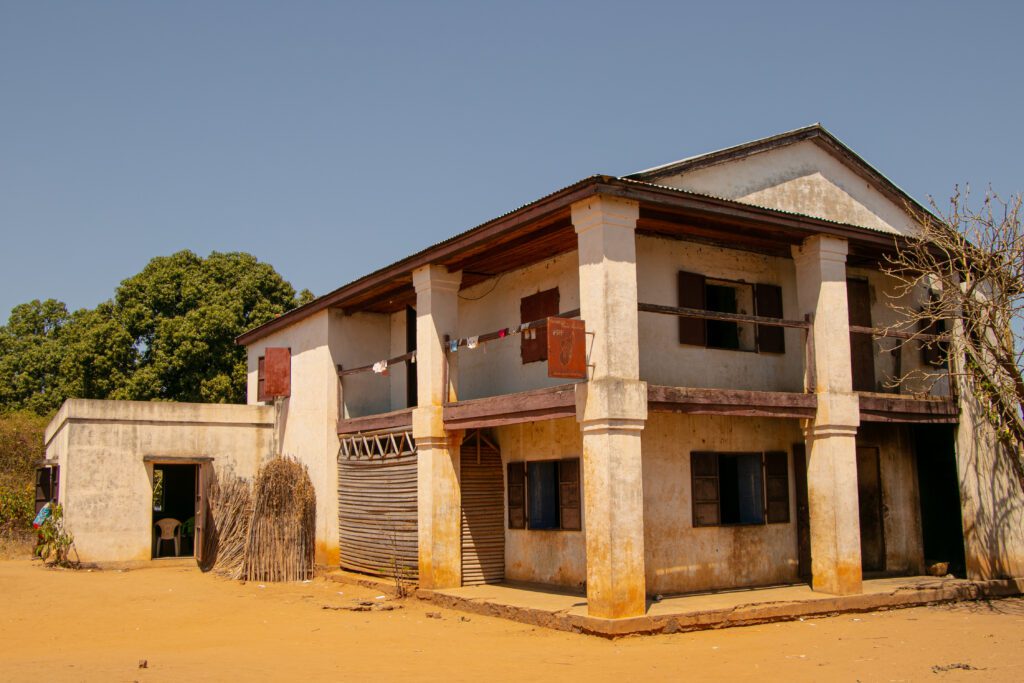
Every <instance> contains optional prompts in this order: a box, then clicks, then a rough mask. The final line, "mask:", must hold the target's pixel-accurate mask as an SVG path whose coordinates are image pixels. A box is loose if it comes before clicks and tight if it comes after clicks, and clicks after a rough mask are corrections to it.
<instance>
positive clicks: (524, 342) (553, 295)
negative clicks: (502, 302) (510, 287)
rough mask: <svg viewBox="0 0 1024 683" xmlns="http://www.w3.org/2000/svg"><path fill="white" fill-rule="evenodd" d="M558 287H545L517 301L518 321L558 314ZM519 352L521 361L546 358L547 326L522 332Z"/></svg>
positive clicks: (533, 319)
mask: <svg viewBox="0 0 1024 683" xmlns="http://www.w3.org/2000/svg"><path fill="white" fill-rule="evenodd" d="M558 305H559V301H558V288H557V287H556V288H554V289H546V290H544V291H543V292H537V293H536V294H531V295H530V296H526V297H523V298H522V299H521V300H520V302H519V322H521V323H530V322H533V321H535V320H543V319H544V318H547V317H549V316H553V315H558ZM520 340H521V342H520V344H521V345H520V353H521V354H522V358H523V363H534V362H536V361H542V360H547V359H548V338H547V328H546V327H539V328H537V329H534V330H530V331H529V332H528V333H527V332H524V333H523V334H522V335H521V336H520Z"/></svg>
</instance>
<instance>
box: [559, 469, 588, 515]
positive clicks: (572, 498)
mask: <svg viewBox="0 0 1024 683" xmlns="http://www.w3.org/2000/svg"><path fill="white" fill-rule="evenodd" d="M558 505H559V506H560V507H561V510H562V515H561V520H562V524H561V526H562V529H565V530H567V531H579V530H580V529H582V528H583V524H582V515H581V514H580V460H579V458H570V459H567V460H559V461H558Z"/></svg>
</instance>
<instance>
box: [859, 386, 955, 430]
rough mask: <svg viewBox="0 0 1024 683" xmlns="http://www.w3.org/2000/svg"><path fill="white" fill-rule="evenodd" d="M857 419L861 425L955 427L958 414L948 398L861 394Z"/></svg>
mask: <svg viewBox="0 0 1024 683" xmlns="http://www.w3.org/2000/svg"><path fill="white" fill-rule="evenodd" d="M860 419H861V421H862V422H903V423H917V424H957V423H958V422H959V421H960V413H959V409H958V408H957V404H956V402H955V401H954V400H953V399H952V398H950V397H942V398H917V397H914V396H901V395H899V394H877V393H866V392H861V393H860Z"/></svg>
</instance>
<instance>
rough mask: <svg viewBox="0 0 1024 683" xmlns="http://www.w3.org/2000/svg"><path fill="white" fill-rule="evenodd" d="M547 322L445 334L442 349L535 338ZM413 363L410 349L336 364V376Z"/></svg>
mask: <svg viewBox="0 0 1024 683" xmlns="http://www.w3.org/2000/svg"><path fill="white" fill-rule="evenodd" d="M579 315H580V309H578V308H577V309H575V310H572V311H566V312H565V313H559V314H558V315H557V316H553V317H557V318H578V317H579ZM547 324H548V319H547V318H542V319H540V320H532V321H530V322H528V323H522V324H520V325H516V326H515V327H503V328H501V329H499V330H495V331H494V332H488V333H487V334H481V335H477V336H474V337H459V338H458V339H451V338H449V337H448V336H447V335H445V338H444V351H445V353H455V352H457V351H458V350H459V347H466V348H467V349H475V348H476V347H477V346H479V345H480V344H484V343H487V342H490V341H494V340H496V339H504V338H505V337H512V336H515V335H519V334H526V335H528V337H527V338H535V335H536V333H537V330H538V329H539V328H541V327H545V326H546V325H547ZM405 362H408V363H415V362H416V352H415V351H410V352H409V353H403V354H402V355H401V356H395V357H394V358H387V359H384V360H379V361H377V362H376V363H371V364H370V365H362V366H360V367H358V368H349V369H344V368H342V366H340V365H338V366H337V370H338V377H344V376H346V375H356V374H359V373H362V372H373V373H375V374H378V375H382V374H384V373H386V372H387V370H388V368H389V367H390V366H392V365H395V364H396V363H405Z"/></svg>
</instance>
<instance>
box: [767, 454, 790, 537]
mask: <svg viewBox="0 0 1024 683" xmlns="http://www.w3.org/2000/svg"><path fill="white" fill-rule="evenodd" d="M764 490H765V496H764V498H765V504H764V507H765V515H764V518H765V521H766V522H767V523H768V524H786V523H788V522H789V456H788V455H787V454H786V452H785V451H769V452H768V453H765V454H764Z"/></svg>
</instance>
